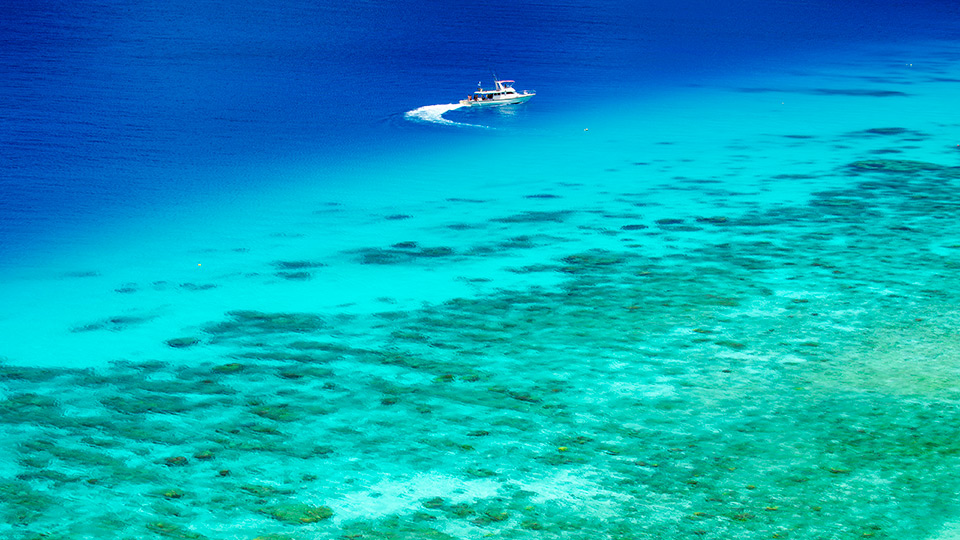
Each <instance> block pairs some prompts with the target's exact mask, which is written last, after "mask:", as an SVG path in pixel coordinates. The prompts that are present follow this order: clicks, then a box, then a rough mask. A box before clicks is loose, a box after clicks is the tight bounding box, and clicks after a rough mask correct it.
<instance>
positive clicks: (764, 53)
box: [0, 0, 960, 264]
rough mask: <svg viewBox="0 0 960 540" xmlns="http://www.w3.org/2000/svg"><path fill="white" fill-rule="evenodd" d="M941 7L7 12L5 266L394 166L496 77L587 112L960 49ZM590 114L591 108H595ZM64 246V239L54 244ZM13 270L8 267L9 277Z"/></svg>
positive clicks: (72, 6)
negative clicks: (270, 171) (432, 109)
mask: <svg viewBox="0 0 960 540" xmlns="http://www.w3.org/2000/svg"><path fill="white" fill-rule="evenodd" d="M958 10H960V8H958V7H957V5H956V3H953V2H946V1H942V2H940V1H924V2H900V1H892V0H889V1H874V2H835V1H830V0H811V1H793V0H774V1H737V2H723V3H720V2H705V1H693V2H680V3H675V2H652V1H645V2H641V1H633V2H622V1H621V2H602V3H599V4H598V5H595V3H592V2H591V3H577V2H559V3H558V2H526V1H521V2H511V3H496V2H490V3H486V2H480V3H450V2H438V1H426V2H400V3H395V2H382V1H360V2H357V1H349V2H346V1H342V0H336V1H333V2H322V3H315V2H289V3H281V4H270V3H264V2H249V1H239V2H186V1H180V0H174V1H171V2H163V3H148V4H142V3H139V2H128V1H123V0H116V1H102V2H91V1H80V2H70V3H62V2H5V3H4V4H3V5H2V6H0V193H2V197H0V234H2V239H0V242H2V245H0V250H2V251H0V253H5V254H7V255H5V258H6V259H7V260H6V261H5V262H7V263H9V262H10V261H11V260H13V259H11V257H16V256H18V255H14V253H19V254H20V255H23V254H24V253H25V251H24V250H25V249H26V250H27V251H29V250H31V249H39V248H41V247H42V248H43V249H44V250H45V251H48V252H49V253H51V254H53V256H55V254H56V250H57V242H62V241H64V240H63V238H66V236H64V235H69V233H70V232H71V231H76V230H82V229H84V228H86V227H88V226H90V225H91V224H93V225H95V224H96V223H97V222H98V221H101V220H103V219H106V218H114V217H115V218H118V219H120V220H121V221H122V218H123V216H126V215H133V214H136V213H138V212H139V211H141V210H143V209H147V208H149V209H153V210H156V209H158V208H159V209H162V208H164V207H165V206H166V205H171V204H173V205H175V204H178V203H179V202H183V201H189V200H196V199H198V198H201V199H202V198H203V197H206V196H210V195H212V194H216V193H219V192H223V191H233V190H241V191H242V190H247V189H258V188H259V187H263V186H264V185H265V184H275V183H276V182H277V180H276V179H275V178H271V177H269V176H264V175H247V176H244V175H243V174H241V172H240V171H243V170H244V168H247V167H262V166H271V165H277V166H283V165H287V164H298V163H303V164H311V165H322V164H324V163H331V162H342V161H344V160H346V161H350V160H356V161H358V162H361V161H363V160H387V159H390V156H394V155H397V154H411V153H415V152H416V151H417V149H418V148H420V147H430V146H436V145H442V144H445V143H446V142H449V141H450V138H449V137H450V136H451V135H453V136H454V137H458V138H461V139H463V138H469V137H482V136H485V135H483V134H479V133H475V132H473V133H467V132H461V133H456V134H451V133H450V132H449V131H444V130H438V129H436V128H434V127H429V126H427V127H424V126H417V127H412V126H409V125H405V122H403V120H402V116H401V115H402V113H403V112H404V111H407V110H410V109H414V108H416V107H419V106H422V105H428V104H433V103H450V102H453V101H455V100H456V99H460V97H462V96H463V95H465V94H466V93H468V92H469V91H471V90H472V88H473V84H474V82H475V81H477V80H484V81H487V82H488V83H489V80H490V79H491V76H490V72H491V70H496V71H497V72H498V73H499V74H500V75H501V76H504V77H508V78H515V79H517V80H518V86H519V87H521V88H531V89H537V90H538V91H539V92H540V96H539V97H538V98H537V100H536V103H535V104H534V105H531V106H530V107H528V110H526V111H525V117H524V119H523V122H522V124H520V126H513V127H515V128H522V127H530V126H542V125H544V124H547V123H549V122H551V121H553V120H554V119H556V118H558V117H560V116H562V115H564V114H567V113H569V112H570V111H571V110H573V109H576V108H577V107H579V106H582V105H583V104H591V103H592V104H595V103H596V102H598V101H600V102H602V101H611V100H617V99H643V97H644V96H645V95H647V94H649V93H652V92H655V91H657V89H663V88H667V89H669V88H670V87H671V86H672V85H682V84H698V83H702V82H703V81H704V80H705V79H709V78H711V77H717V76H722V75H725V74H730V73H736V72H739V71H762V70H764V69H767V68H768V67H770V66H781V67H782V66H783V65H785V64H786V65H789V63H791V62H794V61H796V59H798V58H803V57H805V56H809V55H817V54H842V53H843V51H844V48H845V47H847V46H849V45H850V44H853V43H861V42H898V41H906V40H911V39H921V38H944V37H952V36H951V35H950V32H951V31H952V30H954V29H955V24H956V21H957V20H958V18H960V12H958ZM584 97H585V98H586V99H583V98H584ZM58 237H59V238H61V239H60V240H57V238H58ZM14 264H16V263H15V262H14Z"/></svg>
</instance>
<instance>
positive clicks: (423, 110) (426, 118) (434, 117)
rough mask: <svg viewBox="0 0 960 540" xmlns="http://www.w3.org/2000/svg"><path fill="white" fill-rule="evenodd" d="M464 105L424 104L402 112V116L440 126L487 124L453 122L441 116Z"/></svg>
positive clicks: (476, 125) (479, 126)
mask: <svg viewBox="0 0 960 540" xmlns="http://www.w3.org/2000/svg"><path fill="white" fill-rule="evenodd" d="M461 107H465V105H460V104H457V103H447V104H446V105H425V106H423V107H420V108H419V109H414V110H412V111H407V112H406V113H404V115H403V116H404V118H406V119H407V120H411V121H414V122H427V123H430V124H440V125H442V126H460V127H478V128H486V127H487V126H481V125H478V124H467V123H464V122H454V121H453V120H447V119H446V118H444V117H443V115H444V113H448V112H450V111H453V110H456V109H459V108H461Z"/></svg>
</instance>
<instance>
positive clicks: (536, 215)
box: [491, 210, 573, 223]
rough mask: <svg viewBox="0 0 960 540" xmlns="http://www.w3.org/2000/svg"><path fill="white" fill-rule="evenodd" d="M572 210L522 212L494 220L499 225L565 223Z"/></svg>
mask: <svg viewBox="0 0 960 540" xmlns="http://www.w3.org/2000/svg"><path fill="white" fill-rule="evenodd" d="M572 213H573V212H571V211H570V210H558V211H555V212H521V213H519V214H514V215H512V216H507V217H502V218H496V219H492V220H491V221H494V222H497V223H544V222H553V223H563V222H564V221H565V220H566V219H567V217H569V216H570V214H572Z"/></svg>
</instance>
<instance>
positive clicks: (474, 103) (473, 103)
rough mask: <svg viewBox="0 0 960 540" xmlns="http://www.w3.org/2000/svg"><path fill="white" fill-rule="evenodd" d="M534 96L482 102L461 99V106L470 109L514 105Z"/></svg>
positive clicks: (527, 95)
mask: <svg viewBox="0 0 960 540" xmlns="http://www.w3.org/2000/svg"><path fill="white" fill-rule="evenodd" d="M535 95H536V94H517V95H516V96H510V97H506V98H502V99H496V98H495V99H483V100H472V99H461V100H460V104H461V105H469V106H470V107H486V106H490V105H514V104H517V103H524V102H526V101H528V100H529V99H530V98H532V97H533V96H535Z"/></svg>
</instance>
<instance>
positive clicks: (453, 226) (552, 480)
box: [0, 41, 960, 540]
mask: <svg viewBox="0 0 960 540" xmlns="http://www.w3.org/2000/svg"><path fill="white" fill-rule="evenodd" d="M804 58H805V59H804V61H803V62H798V63H796V64H794V65H783V66H781V67H780V68H778V69H771V68H770V66H769V65H765V67H764V69H763V70H761V71H757V72H752V71H751V70H749V69H747V70H744V71H742V72H737V73H735V74H730V75H725V76H724V75H715V76H711V77H710V78H707V79H704V80H703V81H702V82H701V83H699V84H696V85H689V84H676V85H674V86H671V85H670V84H668V83H663V84H662V85H661V86H658V87H656V89H654V90H649V89H648V90H645V91H641V90H640V89H638V95H637V96H631V95H630V92H627V91H622V93H623V94H624V95H619V96H616V97H615V98H611V99H608V100H597V101H596V102H593V103H590V102H587V103H582V104H579V105H577V106H574V107H571V108H570V110H569V111H566V112H565V113H564V114H560V115H553V116H545V115H538V112H537V109H536V107H537V106H538V101H541V98H545V99H543V101H547V95H549V92H551V91H552V92H554V93H559V92H562V91H563V90H564V89H562V88H554V89H552V90H548V91H545V90H544V89H543V88H538V90H539V92H540V93H541V95H538V97H537V98H535V99H534V100H533V101H531V102H530V103H529V104H527V105H525V106H523V107H520V108H516V110H511V109H506V110H502V111H489V112H487V111H485V112H483V113H475V112H471V111H462V110H453V111H450V112H447V113H446V114H444V116H443V117H442V118H443V119H446V120H449V121H451V122H460V123H465V124H473V125H474V126H456V125H449V124H443V123H438V124H437V125H429V124H424V122H429V119H428V120H423V119H416V118H414V119H410V118H408V117H406V116H404V115H403V114H402V112H397V113H396V114H395V115H393V116H391V117H389V118H388V119H385V120H384V124H385V126H381V128H379V129H386V130H391V131H393V132H399V133H408V134H409V137H410V138H411V139H413V142H410V143H409V145H408V146H404V145H403V144H402V143H400V144H398V146H397V147H396V148H393V149H392V150H390V151H387V152H384V153H383V154H381V155H379V157H378V159H369V160H367V159H362V158H357V159H356V160H353V161H350V160H344V161H342V162H335V163H329V162H327V161H324V160H318V161H316V162H314V161H311V160H309V159H304V160H299V161H298V160H291V161H288V162H268V163H265V164H262V165H258V166H256V167H253V166H245V167H243V168H240V167H238V168H236V169H230V170H224V169H216V170H217V171H218V172H217V174H219V175H222V176H223V177H224V178H226V179H228V180H224V182H225V184H226V186H227V187H223V185H221V189H218V190H211V193H207V194H204V196H203V197H199V196H198V197H196V198H195V199H191V198H190V197H188V196H184V200H180V201H177V204H175V205H163V204H160V203H158V205H157V208H154V209H151V208H150V207H149V206H145V207H143V208H140V209H139V212H137V215H133V216H129V215H123V216H120V217H117V216H113V217H109V218H105V219H104V220H103V221H101V222H97V223H93V224H88V225H86V226H85V227H84V228H82V229H78V230H76V231H73V232H72V233H71V235H72V236H71V238H72V239H73V241H72V242H70V243H69V244H67V245H65V246H63V247H61V248H60V249H59V250H58V251H57V252H56V256H55V257H51V256H49V253H46V252H45V253H46V255H44V253H41V255H38V256H36V257H32V258H31V257H27V256H25V257H24V258H23V260H22V262H21V264H18V265H12V267H11V268H8V269H5V271H4V276H3V280H2V281H0V297H2V298H4V299H5V302H4V305H5V307H4V308H3V309H2V311H0V331H2V334H3V336H4V338H3V348H2V350H0V354H2V355H3V358H4V362H3V363H2V364H0V383H2V384H0V422H2V426H3V427H2V430H3V432H2V433H3V437H2V439H0V441H2V444H0V493H2V497H0V501H2V502H0V513H2V515H3V518H4V519H3V520H2V522H3V523H2V524H0V534H2V535H3V536H5V537H11V538H24V539H26V538H71V539H81V538H83V539H86V538H210V539H228V538H230V539H232V538H238V539H241V538H261V539H272V540H279V539H308V538H310V539H312V538H417V539H419V538H458V539H460V538H463V539H469V538H482V537H488V536H493V537H498V538H617V539H627V538H636V539H661V538H662V539H666V538H671V539H672V538H712V539H732V538H744V539H746V538H751V539H752V538H803V539H853V538H892V539H903V538H929V539H949V538H956V537H958V535H960V533H958V532H957V531H958V530H960V525H958V523H960V508H957V505H956V502H955V501H956V494H957V490H958V488H960V467H958V466H960V443H958V441H957V437H956V428H955V426H956V425H957V423H958V421H960V409H958V408H957V403H958V399H960V394H958V388H960V386H958V384H957V381H958V373H960V367H958V366H960V363H958V360H960V352H958V351H960V349H958V341H957V331H956V329H957V321H956V312H955V306H956V305H957V304H958V298H957V295H958V293H957V291H958V290H960V287H958V286H957V285H958V284H957V283H956V281H957V272H956V268H957V265H958V264H960V263H958V259H957V254H958V250H960V227H958V225H957V223H956V219H955V217H956V208H957V205H958V204H960V198H958V195H957V189H956V187H957V182H958V180H960V159H958V158H960V147H958V144H960V139H958V138H957V127H958V121H957V120H956V119H957V118H960V116H958V112H960V111H958V107H957V105H956V100H955V98H954V96H955V94H956V91H955V85H956V82H957V81H958V80H960V69H958V68H957V65H958V64H957V60H958V58H960V48H958V47H957V45H956V44H955V43H952V42H944V41H910V42H900V43H893V44H887V45H882V46H880V45H864V44H861V45H859V46H857V47H851V48H850V49H848V50H845V51H844V53H843V55H840V56H836V55H827V54H820V53H811V54H810V55H808V56H806V57H804ZM517 77H518V78H519V75H518V76H517ZM520 86H523V85H522V83H521V85H520ZM545 94H546V95H545ZM452 99H455V98H453V97H451V100H452ZM451 102H452V101H451ZM547 102H548V103H550V102H549V101H547ZM444 103H445V102H444ZM437 104H438V105H442V103H440V102H439V101H438V103H437ZM424 105H429V103H422V104H415V105H414V106H411V107H410V109H409V110H415V109H416V108H418V107H420V106H424ZM546 106H547V107H549V106H550V105H546ZM552 106H554V107H556V106H557V105H556V102H553V105H552ZM433 120H434V121H435V122H437V121H438V120H439V118H438V117H435V118H433ZM478 125H479V126H484V127H485V128H484V129H481V128H477V127H476V126H478ZM420 137H423V138H424V139H423V140H445V141H446V144H420V141H421V139H419V138H420ZM402 138H403V137H398V139H402ZM361 157H362V156H361ZM237 177H241V178H248V177H249V178H254V179H257V178H272V179H274V180H275V181H274V182H272V183H268V182H265V181H260V180H250V182H249V183H248V182H246V181H245V180H237V179H236V178H237ZM251 183H252V184H254V185H256V189H250V188H249V184H251ZM261 183H262V184H263V185H261ZM233 185H236V186H245V188H244V189H241V188H239V187H238V188H237V189H230V186H233Z"/></svg>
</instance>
